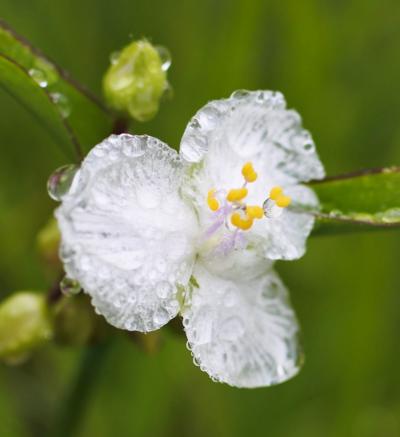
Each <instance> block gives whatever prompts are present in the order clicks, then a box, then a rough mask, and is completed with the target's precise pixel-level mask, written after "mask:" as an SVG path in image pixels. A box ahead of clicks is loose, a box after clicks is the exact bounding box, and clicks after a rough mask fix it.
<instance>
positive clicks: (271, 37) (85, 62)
mask: <svg viewBox="0 0 400 437" xmlns="http://www.w3.org/2000/svg"><path fill="white" fill-rule="evenodd" d="M0 14H1V16H2V18H4V19H5V20H7V21H8V22H9V23H10V24H11V25H12V26H13V27H14V28H15V29H16V30H17V31H18V32H19V33H20V34H22V35H24V36H25V37H27V38H28V39H29V40H31V41H32V43H33V44H34V45H36V46H38V47H40V48H42V49H43V51H44V52H45V53H46V54H48V55H49V56H50V57H51V58H53V59H54V60H56V61H57V63H59V64H60V65H61V66H63V67H64V68H66V69H67V70H69V71H70V72H71V74H72V75H73V76H74V77H75V78H76V79H78V80H80V81H81V82H82V83H84V84H86V85H87V86H88V87H89V88H90V89H92V90H93V91H94V92H95V93H97V94H99V95H100V85H101V76H102V73H103V72H104V70H105V68H106V67H107V65H108V56H109V54H110V53H111V52H112V51H114V50H116V49H118V48H120V47H121V46H122V45H124V44H126V43H127V41H128V40H129V38H131V37H133V38H138V37H142V36H146V37H148V38H150V39H151V40H152V41H153V42H154V43H158V44H162V45H165V46H167V47H169V49H170V50H171V52H172V56H173V64H172V68H171V70H170V75H169V77H170V81H171V83H172V85H173V88H174V91H175V93H174V94H175V95H174V98H173V99H172V100H171V101H168V102H166V103H164V104H163V105H162V108H161V111H160V113H159V115H158V117H157V118H156V119H155V120H154V121H152V122H150V123H146V124H144V125H140V126H137V127H136V131H137V132H147V133H149V134H151V135H154V136H158V137H159V138H161V139H163V140H165V141H166V142H168V143H169V144H171V145H174V146H177V145H178V144H179V140H180V137H181V135H182V133H183V130H184V128H185V126H186V123H187V122H188V120H189V118H190V117H191V116H192V115H193V114H194V112H195V111H196V110H197V109H198V108H199V107H201V106H202V105H203V104H205V103H206V102H207V101H208V100H210V99H215V98H221V97H224V96H227V95H229V94H230V93H231V92H232V91H233V90H235V89H239V88H247V89H257V88H260V89H274V90H280V91H282V92H284V94H285V96H286V98H287V100H288V103H289V106H290V107H294V108H296V109H297V110H299V112H300V113H301V114H302V116H303V118H304V124H305V125H306V127H307V128H309V129H310V130H311V131H312V133H313V135H314V138H315V141H316V143H317V146H318V149H319V153H320V156H321V159H322V160H323V162H324V164H325V166H326V169H327V172H328V174H331V175H333V174H337V173H341V172H346V171H349V170H354V169H359V168H363V167H374V166H384V165H391V164H397V165H399V164H400V124H399V120H400V80H399V79H400V3H399V1H398V0H349V1H344V0H281V1H279V0H276V1H266V0H265V1H261V0H203V1H195V0H185V1H182V0H180V1H179V0H172V1H168V0H157V1H154V0H147V1H137V0H113V1H104V0H0ZM0 111H1V112H0V114H1V117H0V295H1V296H3V297H4V296H7V295H8V294H9V293H11V292H12V291H13V290H16V289H28V288H34V289H46V288H47V287H48V286H49V283H48V279H47V277H46V275H45V274H44V271H43V266H42V265H41V263H40V261H39V259H38V256H37V254H36V250H35V236H36V234H37V232H38V230H39V229H40V228H41V227H42V225H43V224H44V223H45V222H46V221H47V219H48V217H49V215H50V214H51V211H52V209H53V208H54V204H53V203H52V202H51V201H50V200H49V199H48V197H47V194H46V190H45V184H46V179H47V176H48V174H49V173H50V172H51V171H52V170H53V169H54V168H56V167H57V166H59V165H61V164H64V163H65V160H64V158H63V156H62V155H61V154H60V153H59V152H58V151H57V145H55V144H54V143H53V142H52V140H51V138H50V137H49V136H48V135H47V133H46V132H45V131H43V130H42V128H41V127H40V126H37V125H36V123H35V121H34V120H33V119H32V118H31V116H30V115H29V114H28V113H26V112H25V111H24V110H23V109H22V108H21V107H19V106H18V104H17V103H15V102H14V101H13V100H12V99H11V98H10V97H9V96H7V95H5V94H4V93H0ZM399 197H400V193H399ZM278 269H279V271H280V272H281V274H282V276H283V278H284V280H285V282H286V283H287V285H288V286H289V288H290V290H291V295H292V300H293V304H294V306H295V308H296V310H297V313H298V316H299V318H300V321H301V324H302V327H303V337H304V347H305V352H306V364H305V367H304V369H303V371H302V372H301V373H300V374H299V376H297V377H296V378H295V379H293V380H292V381H289V382H287V383H285V384H283V385H280V386H276V387H273V388H269V389H258V390H250V391H246V390H239V389H233V388H230V387H227V386H224V385H221V384H215V383H213V382H211V380H209V379H208V377H207V376H206V375H205V374H203V373H202V372H201V371H200V370H199V369H198V368H196V367H195V366H194V365H193V364H192V362H191V357H190V354H189V352H188V351H187V350H186V348H185V343H184V341H183V339H180V338H177V337H175V336H173V335H171V334H166V335H165V342H164V345H163V347H162V349H161V351H160V353H159V354H157V355H154V356H147V355H145V354H143V352H141V351H140V350H139V349H138V348H137V347H135V346H134V345H132V344H131V342H129V341H128V340H125V339H124V338H121V339H119V340H118V341H116V342H115V344H114V345H113V346H112V349H111V350H110V351H109V353H108V355H107V358H106V362H105V363H104V365H103V367H102V368H101V369H100V373H99V375H98V377H97V380H96V383H95V386H94V388H93V393H92V397H91V398H90V399H89V401H88V403H87V404H86V406H85V407H83V406H82V407H81V406H79V405H77V408H84V411H82V422H81V425H80V428H79V432H77V434H76V436H77V437H91V436H96V437H110V436H140V437H141V436H146V437H147V436H157V437H158V436H160V437H163V436H190V437H206V436H207V437H214V436H215V437H217V436H218V437H225V436H227V437H236V436H268V437H276V436H277V437H281V436H282V437H292V436H293V437H320V436H324V437H325V436H327V437H331V436H340V437H342V436H344V437H346V436H354V437H396V436H399V435H400V372H399V357H400V335H399V333H400V280H399V269H400V233H399V232H398V231H388V232H383V231H379V232H372V233H366V234H358V235H346V236H334V237H318V238H317V237H315V238H312V239H310V240H309V244H308V251H307V254H306V256H305V257H304V258H303V259H301V260H299V261H296V262H288V263H280V264H279V265H278ZM80 355H81V351H80V350H78V351H77V350H73V349H68V348H64V349H60V348H56V347H54V346H50V347H47V348H45V349H44V350H42V351H41V352H40V353H38V354H37V355H36V356H35V358H34V359H33V360H32V361H30V362H29V363H27V364H25V365H24V366H22V367H17V368H9V367H6V366H4V365H1V366H0V435H1V436H5V437H9V436H10V437H12V436H18V437H20V436H21V437H22V436H31V435H34V436H44V435H45V432H46V430H47V429H48V427H49V424H50V423H51V421H52V418H53V417H54V414H55V412H56V410H57V408H58V407H59V405H60V403H61V402H62V399H63V396H64V395H65V393H66V391H67V390H68V387H69V385H70V383H71V381H72V380H73V377H74V374H75V372H76V369H77V365H78V363H79V358H80ZM60 434H61V431H60ZM74 437H75V435H74Z"/></svg>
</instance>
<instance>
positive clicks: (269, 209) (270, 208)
mask: <svg viewBox="0 0 400 437" xmlns="http://www.w3.org/2000/svg"><path fill="white" fill-rule="evenodd" d="M263 210H264V215H265V217H267V218H277V217H279V216H280V215H281V214H282V212H283V208H279V206H277V205H276V203H275V202H274V201H273V200H272V199H267V200H266V201H265V202H264V203H263Z"/></svg>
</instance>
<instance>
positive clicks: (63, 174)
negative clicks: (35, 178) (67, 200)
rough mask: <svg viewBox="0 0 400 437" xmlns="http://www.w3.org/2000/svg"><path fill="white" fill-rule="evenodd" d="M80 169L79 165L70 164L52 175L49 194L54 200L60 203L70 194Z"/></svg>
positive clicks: (48, 188) (48, 184)
mask: <svg viewBox="0 0 400 437" xmlns="http://www.w3.org/2000/svg"><path fill="white" fill-rule="evenodd" d="M78 169H79V167H78V166H77V165H74V164H68V165H64V166H62V167H59V168H58V169H57V170H56V171H55V172H54V173H52V174H51V176H50V177H49V179H48V181H47V192H48V193H49V196H50V197H51V198H52V199H53V200H56V201H57V202H60V201H61V200H62V199H63V197H64V196H65V195H66V194H68V192H69V190H70V188H71V185H72V182H73V180H74V178H75V175H76V173H77V171H78Z"/></svg>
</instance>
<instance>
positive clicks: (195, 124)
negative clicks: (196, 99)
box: [189, 117, 201, 129]
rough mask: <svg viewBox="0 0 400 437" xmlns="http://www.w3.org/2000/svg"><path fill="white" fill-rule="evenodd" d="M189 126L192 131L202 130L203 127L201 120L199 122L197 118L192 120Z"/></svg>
mask: <svg viewBox="0 0 400 437" xmlns="http://www.w3.org/2000/svg"><path fill="white" fill-rule="evenodd" d="M189 126H190V127H191V128H192V129H200V128H201V125H200V122H199V120H198V119H197V118H195V117H193V118H192V119H191V120H190V122H189Z"/></svg>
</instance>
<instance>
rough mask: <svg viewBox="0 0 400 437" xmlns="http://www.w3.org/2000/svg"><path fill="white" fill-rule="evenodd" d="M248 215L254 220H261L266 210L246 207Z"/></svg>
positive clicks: (257, 207)
mask: <svg viewBox="0 0 400 437" xmlns="http://www.w3.org/2000/svg"><path fill="white" fill-rule="evenodd" d="M246 213H247V215H248V216H249V217H251V218H253V219H260V218H263V216H264V210H263V209H262V208H261V206H246Z"/></svg>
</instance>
